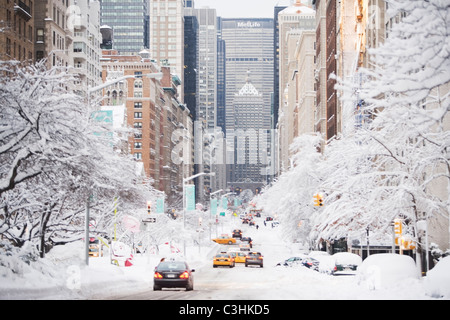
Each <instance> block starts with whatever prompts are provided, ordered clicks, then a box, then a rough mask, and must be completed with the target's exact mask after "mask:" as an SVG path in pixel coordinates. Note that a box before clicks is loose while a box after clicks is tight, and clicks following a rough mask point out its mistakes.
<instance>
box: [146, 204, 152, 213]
mask: <svg viewBox="0 0 450 320" xmlns="http://www.w3.org/2000/svg"><path fill="white" fill-rule="evenodd" d="M147 213H148V214H150V213H152V203H151V202H150V201H147Z"/></svg>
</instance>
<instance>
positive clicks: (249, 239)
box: [241, 237, 253, 248]
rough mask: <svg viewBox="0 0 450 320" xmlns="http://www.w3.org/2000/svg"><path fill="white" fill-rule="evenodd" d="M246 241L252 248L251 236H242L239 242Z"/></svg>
mask: <svg viewBox="0 0 450 320" xmlns="http://www.w3.org/2000/svg"><path fill="white" fill-rule="evenodd" d="M245 242H246V243H248V244H249V245H250V248H253V240H252V238H251V237H242V238H241V243H245Z"/></svg>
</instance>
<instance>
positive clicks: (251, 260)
mask: <svg viewBox="0 0 450 320" xmlns="http://www.w3.org/2000/svg"><path fill="white" fill-rule="evenodd" d="M263 259H264V257H263V256H262V254H261V252H254V251H253V252H249V253H248V254H247V255H246V256H245V266H246V267H248V266H249V265H259V266H260V267H261V268H262V267H263V266H264V260H263Z"/></svg>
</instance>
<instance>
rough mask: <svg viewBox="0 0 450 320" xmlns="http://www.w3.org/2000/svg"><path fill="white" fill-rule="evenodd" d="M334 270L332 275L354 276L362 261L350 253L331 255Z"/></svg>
mask: <svg viewBox="0 0 450 320" xmlns="http://www.w3.org/2000/svg"><path fill="white" fill-rule="evenodd" d="M332 258H333V259H334V269H333V271H332V273H333V274H334V275H338V274H348V275H355V274H356V270H357V268H358V267H359V266H360V265H361V263H362V259H361V257H360V256H358V255H357V254H354V253H350V252H338V253H335V254H333V256H332Z"/></svg>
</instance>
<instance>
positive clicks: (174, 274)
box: [153, 261, 195, 291]
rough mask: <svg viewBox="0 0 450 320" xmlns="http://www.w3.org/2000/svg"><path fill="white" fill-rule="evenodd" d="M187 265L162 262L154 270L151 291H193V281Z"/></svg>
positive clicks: (176, 262) (184, 263) (179, 262)
mask: <svg viewBox="0 0 450 320" xmlns="http://www.w3.org/2000/svg"><path fill="white" fill-rule="evenodd" d="M194 271H195V270H194V269H190V268H189V266H188V264H187V263H186V262H184V261H163V262H160V263H159V265H158V266H157V267H156V268H155V275H154V278H153V290H161V289H162V288H186V291H190V290H194V279H193V276H192V272H194Z"/></svg>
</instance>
